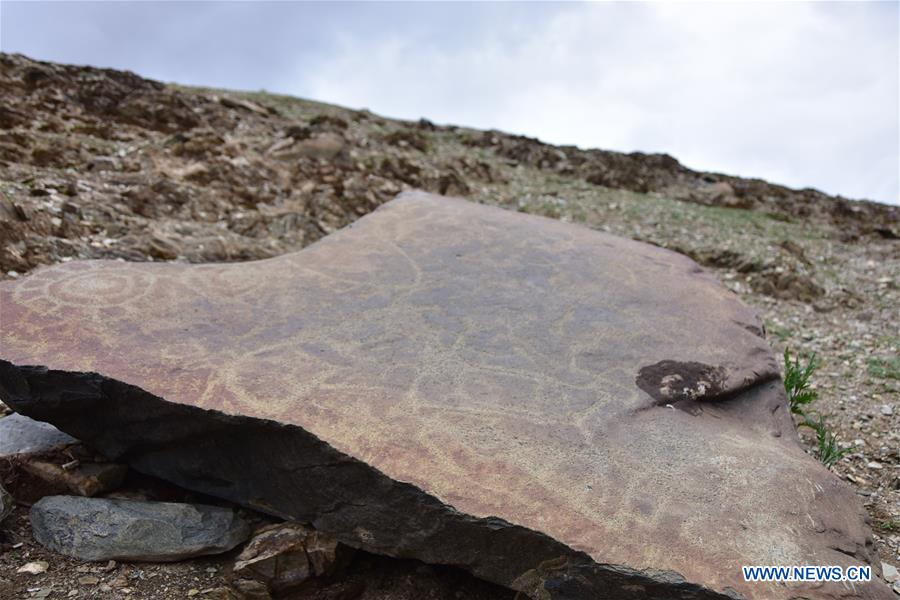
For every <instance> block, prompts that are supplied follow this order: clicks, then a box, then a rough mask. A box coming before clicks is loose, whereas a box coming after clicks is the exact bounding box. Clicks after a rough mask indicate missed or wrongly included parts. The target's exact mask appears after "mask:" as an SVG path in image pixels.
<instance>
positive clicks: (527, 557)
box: [0, 360, 741, 600]
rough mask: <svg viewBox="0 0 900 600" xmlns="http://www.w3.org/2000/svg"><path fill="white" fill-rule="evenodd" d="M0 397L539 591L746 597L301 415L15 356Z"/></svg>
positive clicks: (2, 377) (276, 501)
mask: <svg viewBox="0 0 900 600" xmlns="http://www.w3.org/2000/svg"><path fill="white" fill-rule="evenodd" d="M0 397H2V399H3V401H4V402H6V403H7V404H8V405H9V406H10V407H12V408H13V409H14V410H16V411H17V412H20V413H22V414H24V415H26V416H29V417H32V418H34V419H38V420H41V421H47V422H49V423H52V424H53V425H55V426H56V427H58V428H59V429H60V430H62V431H64V432H66V433H68V434H70V435H72V436H74V437H76V438H78V439H80V440H82V441H84V442H85V443H87V444H88V445H90V446H92V447H94V448H95V449H97V450H99V451H101V452H103V453H104V454H105V455H107V456H108V457H109V458H111V459H113V460H117V461H122V462H127V463H128V464H129V465H131V466H132V467H133V468H134V469H136V470H138V471H141V472H143V473H146V474H149V475H152V476H155V477H159V478H161V479H166V480H168V481H171V482H173V483H175V484H177V485H180V486H182V487H184V488H186V489H190V490H194V491H197V492H200V493H204V494H208V495H211V496H217V497H220V498H224V499H227V500H230V501H232V502H235V503H237V504H240V505H243V506H246V507H248V508H251V509H254V510H258V511H261V512H264V513H268V514H271V515H274V516H278V517H281V518H284V519H293V520H297V521H301V522H305V523H310V524H311V525H312V526H313V527H315V528H316V529H318V530H320V531H322V532H324V533H327V534H329V535H332V536H334V537H335V538H337V539H338V540H340V541H341V542H343V543H345V544H347V545H349V546H353V547H356V548H361V549H363V550H366V551H368V552H372V553H376V554H383V555H387V556H394V557H400V558H413V559H417V560H421V561H423V562H426V563H432V564H446V565H453V566H456V567H459V568H462V569H464V570H466V571H468V572H470V573H472V574H473V575H475V576H477V577H480V578H482V579H485V580H487V581H491V582H494V583H498V584H500V585H504V586H507V587H510V588H512V589H515V590H517V591H522V592H524V593H526V594H528V595H529V596H530V597H532V598H534V599H535V600H570V599H571V600H580V599H588V598H591V599H598V600H603V599H610V600H613V599H616V600H628V599H635V600H637V599H641V600H664V599H666V600H668V599H673V598H679V599H685V600H687V599H691V600H723V599H732V600H734V599H738V598H741V596H740V595H739V594H737V593H736V592H734V591H733V590H730V589H726V590H725V591H724V592H722V593H719V592H716V591H713V590H710V589H708V588H706V587H704V586H702V585H699V584H696V583H691V582H688V581H686V580H685V579H684V578H683V577H682V576H681V575H679V574H678V573H675V572H672V571H662V570H653V569H647V570H640V571H639V570H635V569H632V568H630V567H627V566H623V565H611V564H602V563H597V562H595V561H594V560H593V559H592V558H590V557H589V556H588V555H587V554H585V553H583V552H578V551H576V550H573V549H572V548H569V547H568V546H566V545H565V544H562V543H560V542H559V541H557V540H555V539H553V538H551V537H549V536H547V535H546V534H543V533H541V532H538V531H535V530H531V529H528V528H526V527H522V526H520V525H514V524H511V523H509V522H507V521H505V520H503V519H500V518H497V517H474V516H472V515H467V514H464V513H461V512H459V511H457V510H455V509H454V508H453V507H452V506H450V505H448V504H445V503H443V502H441V501H440V500H438V499H437V498H435V497H433V496H431V495H429V494H428V493H426V492H424V491H423V490H421V489H419V488H417V487H415V486H413V485H411V484H408V483H404V482H400V481H395V480H393V479H391V478H390V477H388V476H387V475H385V474H383V473H381V472H380V471H378V470H377V469H376V468H374V467H372V466H371V465H368V464H366V463H364V462H362V461H360V460H358V459H355V458H353V457H351V456H348V455H345V454H342V453H341V452H339V451H337V450H336V449H334V448H333V447H332V446H330V445H329V444H327V443H326V442H324V441H322V440H319V439H318V438H316V437H315V436H314V435H312V434H311V433H309V432H308V431H306V430H304V429H302V428H301V427H297V426H295V425H288V424H282V423H277V422H274V421H269V420H265V419H258V418H254V417H247V416H237V415H228V414H225V413H222V412H219V411H214V410H208V409H203V408H199V407H195V406H189V405H184V404H177V403H173V402H169V401H167V400H165V399H163V398H160V397H158V396H155V395H153V394H151V393H149V392H147V391H145V390H142V389H141V388H139V387H137V386H134V385H130V384H127V383H124V382H121V381H117V380H115V379H111V378H109V377H106V376H104V375H101V374H98V373H90V372H73V371H60V370H53V369H48V368H47V367H43V366H21V365H14V364H13V363H11V362H8V361H5V360H0ZM487 557H490V559H489V560H486V558H487Z"/></svg>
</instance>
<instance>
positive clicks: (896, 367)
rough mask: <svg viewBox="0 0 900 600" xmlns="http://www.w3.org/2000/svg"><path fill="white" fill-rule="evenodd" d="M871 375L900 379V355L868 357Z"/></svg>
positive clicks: (880, 377)
mask: <svg viewBox="0 0 900 600" xmlns="http://www.w3.org/2000/svg"><path fill="white" fill-rule="evenodd" d="M866 364H867V365H868V367H869V375H871V376H872V377H878V378H879V379H900V356H894V357H893V358H869V359H866Z"/></svg>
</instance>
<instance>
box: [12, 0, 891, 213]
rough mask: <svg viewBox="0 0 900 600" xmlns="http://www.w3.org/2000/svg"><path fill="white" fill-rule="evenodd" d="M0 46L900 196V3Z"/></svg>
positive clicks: (267, 28)
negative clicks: (660, 153)
mask: <svg viewBox="0 0 900 600" xmlns="http://www.w3.org/2000/svg"><path fill="white" fill-rule="evenodd" d="M0 48H2V50H3V51H5V52H21V53H24V54H26V55H28V56H31V57H34V58H39V59H44V60H53V61H59V62H67V63H76V64H90V65H97V66H104V67H115V68H121V69H129V70H132V71H135V72H137V73H139V74H141V75H144V76H147V77H152V78H155V79H161V80H165V81H175V82H179V83H185V84H196V85H205V86H215V87H226V88H237V89H249V90H258V89H265V90H268V91H274V92H281V93H286V94H292V95H296V96H302V97H305V98H313V99H316V100H322V101H325V102H333V103H337V104H342V105H345V106H350V107H356V108H362V107H366V108H369V109H371V110H373V111H374V112H377V113H380V114H383V115H386V116H393V117H402V118H410V119H412V118H419V117H422V116H424V117H428V118H429V119H431V120H433V121H435V122H440V123H453V124H460V125H468V126H472V127H479V128H496V129H501V130H504V131H509V132H514V133H522V134H526V135H530V136H536V137H539V138H540V139H542V140H544V141H548V142H552V143H558V144H576V145H579V146H582V147H599V148H607V149H614V150H623V151H632V150H642V151H645V152H667V153H669V154H672V155H673V156H675V157H676V158H678V159H679V160H681V162H682V163H684V164H686V165H687V166H689V167H693V168H697V169H703V170H712V171H720V172H725V173H731V174H737V175H743V176H756V177H763V178H765V179H768V180H770V181H774V182H778V183H784V184H787V185H790V186H793V187H807V186H810V187H815V188H818V189H821V190H823V191H826V192H829V193H833V194H842V195H844V196H847V197H851V198H870V199H875V200H880V201H882V202H890V203H895V204H896V203H898V197H900V123H898V120H900V14H898V3H896V2H870V3H809V4H807V3H778V4H775V3H765V4H762V3H757V4H733V3H728V4H724V3H723V4H715V5H713V4H676V3H659V4H637V3H593V4H576V3H567V4H539V3H529V4H510V3H498V4H472V3H429V4H405V3H366V4H354V3H335V2H331V3H287V2H271V3H263V2H196V3H174V2H144V3H137V2H133V3H125V2H115V3H113V2H100V3H87V2H63V3H48V2H8V1H3V2H2V3H0Z"/></svg>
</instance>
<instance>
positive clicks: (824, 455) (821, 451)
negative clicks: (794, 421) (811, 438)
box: [801, 415, 850, 469]
mask: <svg viewBox="0 0 900 600" xmlns="http://www.w3.org/2000/svg"><path fill="white" fill-rule="evenodd" d="M801 425H803V426H805V427H809V428H810V429H812V430H813V431H815V432H816V451H815V452H816V458H818V459H819V461H820V462H821V463H822V464H823V465H825V467H827V468H829V469H830V468H831V467H833V466H834V464H835V463H836V462H837V461H839V460H841V459H842V458H843V457H844V455H845V454H847V453H848V452H850V448H841V447H840V446H839V445H838V439H837V436H836V435H835V434H833V433H831V432H830V431H828V426H827V425H826V424H825V417H823V416H821V415H819V417H818V419H817V420H813V419H811V418H810V417H806V419H804V421H803V422H802V423H801Z"/></svg>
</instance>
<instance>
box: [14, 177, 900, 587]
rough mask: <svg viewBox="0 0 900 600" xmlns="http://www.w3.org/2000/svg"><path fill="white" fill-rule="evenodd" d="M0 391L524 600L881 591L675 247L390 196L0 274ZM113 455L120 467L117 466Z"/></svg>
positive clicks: (757, 348) (857, 526) (210, 488)
mask: <svg viewBox="0 0 900 600" xmlns="http://www.w3.org/2000/svg"><path fill="white" fill-rule="evenodd" d="M0 303H2V306H3V319H4V323H3V327H2V328H0V353H2V354H0V358H2V359H3V360H2V361H0V395H2V398H3V400H4V401H5V402H7V403H8V404H9V405H10V406H12V407H13V408H15V409H16V410H17V411H20V412H22V413H25V414H28V415H31V416H34V417H36V418H39V419H42V420H48V421H51V422H53V423H54V424H56V425H58V426H59V427H60V428H62V429H63V430H65V431H67V432H69V433H71V434H73V435H76V436H77V437H79V439H83V440H84V441H85V442H86V443H88V444H90V445H91V446H92V447H94V448H97V449H98V450H100V451H102V452H103V453H104V454H105V455H106V456H108V457H109V458H111V459H113V460H127V462H129V464H130V465H131V466H133V467H134V468H136V469H138V470H140V471H144V472H147V473H151V474H154V475H156V476H159V477H162V478H166V479H169V480H171V481H173V482H175V483H177V484H179V485H182V486H184V487H187V488H190V489H195V490H198V491H201V492H205V493H208V494H212V495H218V496H221V497H224V498H228V499H231V500H233V501H236V502H238V503H242V504H244V505H246V506H250V507H253V508H255V509H257V510H261V511H265V512H267V513H270V514H272V515H277V516H280V517H282V518H284V519H288V520H296V521H300V522H304V523H311V524H312V525H313V526H314V527H315V528H316V530H318V531H321V532H323V533H326V534H329V535H331V536H333V537H335V538H336V539H338V540H339V541H341V542H342V543H344V544H347V545H350V546H353V547H358V548H363V549H366V550H368V551H371V552H375V553H381V554H386V555H390V556H401V557H411V558H416V559H419V560H422V561H425V562H433V563H441V564H450V565H457V566H459V567H461V568H464V569H467V570H469V571H470V572H472V573H474V574H475V575H477V576H479V577H482V578H484V579H487V580H490V581H493V582H496V583H500V584H502V585H506V586H508V587H511V588H513V589H516V590H519V591H521V592H522V593H524V594H526V595H528V596H530V597H532V598H535V599H541V600H543V599H547V598H552V599H563V598H565V599H573V598H585V599H586V598H590V599H596V598H611V599H615V600H628V599H629V598H634V599H638V598H640V599H641V600H647V599H651V600H652V599H662V598H666V599H669V598H694V599H710V598H717V599H721V598H738V597H740V598H765V599H766V600H769V599H773V600H775V599H780V598H792V597H796V596H803V595H806V596H808V597H810V598H851V597H852V598H857V597H858V598H869V599H874V598H879V599H880V598H887V597H889V595H890V591H889V590H888V589H887V588H886V587H885V586H884V585H883V584H879V583H877V582H873V583H871V584H865V585H864V586H856V588H855V589H852V588H850V587H846V586H844V585H842V584H826V585H822V586H818V585H817V586H811V585H796V586H792V587H786V586H775V585H765V584H754V583H747V582H744V581H743V578H742V577H741V569H740V567H741V565H777V564H787V565H790V564H837V565H847V566H848V565H851V564H860V563H869V562H870V561H871V555H870V544H871V538H870V531H869V529H868V528H867V526H866V525H865V522H864V512H863V510H862V506H861V504H860V502H859V500H858V498H857V497H856V495H855V494H854V493H853V491H852V489H850V488H849V487H848V486H847V485H845V484H844V483H842V482H840V481H839V480H838V479H837V478H836V477H834V476H833V475H832V474H831V473H830V472H829V471H827V470H826V469H825V468H823V467H822V466H821V465H820V464H818V463H817V462H816V461H815V460H814V459H812V458H811V457H809V456H808V455H806V453H805V452H804V451H803V449H802V447H801V446H800V444H799V442H798V439H797V437H796V433H795V431H794V428H793V424H792V422H791V418H790V415H789V412H788V410H787V406H786V401H785V397H784V392H783V388H782V384H781V382H780V381H779V379H778V368H777V363H776V360H775V357H774V356H773V355H772V352H771V350H770V348H769V345H768V343H767V342H766V340H765V339H764V337H763V332H762V327H761V324H760V321H759V319H758V318H757V316H756V314H755V313H754V312H753V311H752V310H750V309H749V308H748V307H746V306H744V305H743V304H742V303H741V302H740V301H739V300H738V298H737V297H736V296H735V295H734V294H733V293H731V292H730V291H728V290H726V289H724V288H723V287H722V286H720V285H719V284H718V283H717V282H716V281H715V279H714V278H712V277H711V276H710V275H708V274H706V273H704V272H703V271H702V270H701V269H700V268H699V267H698V266H697V265H696V264H695V263H693V262H692V261H691V260H689V259H687V258H686V257H684V256H681V255H678V254H675V253H672V252H669V251H666V250H663V249H660V248H656V247H653V246H649V245H646V244H642V243H638V242H634V241H630V240H625V239H621V238H617V237H614V236H609V235H604V234H601V233H598V232H595V231H591V230H588V229H585V228H582V227H578V226H574V225H569V224H565V223H560V222H557V221H552V220H549V219H544V218H540V217H534V216H529V215H523V214H517V213H512V212H508V211H504V210H500V209H496V208H489V207H484V206H479V205H475V204H472V203H468V202H464V201H460V200H453V199H448V198H441V197H435V196H430V195H426V194H421V193H412V194H406V195H403V196H401V197H400V198H398V199H396V200H394V201H392V202H390V203H388V204H386V205H384V206H383V207H381V208H380V209H378V210H376V211H375V212H374V213H372V214H370V215H367V216H366V217H363V218H362V219H360V220H359V221H357V222H356V223H354V224H353V225H352V226H350V227H348V228H346V229H344V230H341V231H339V232H337V233H335V234H333V235H330V236H328V237H326V238H324V239H322V240H321V241H319V242H317V243H316V244H313V245H312V246H309V247H307V248H305V249H304V250H302V251H300V252H297V253H293V254H288V255H285V256H281V257H278V258H274V259H269V260H264V261H258V262H253V263H244V264H227V265H226V264H220V265H187V264H147V263H142V264H126V263H118V262H113V261H82V262H78V261H73V262H70V263H67V264H64V265H58V266H54V267H50V268H46V269H41V270H39V271H37V272H36V273H34V274H32V275H30V276H29V277H25V278H22V279H20V280H18V281H14V282H4V283H0ZM120 457H121V458H120Z"/></svg>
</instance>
